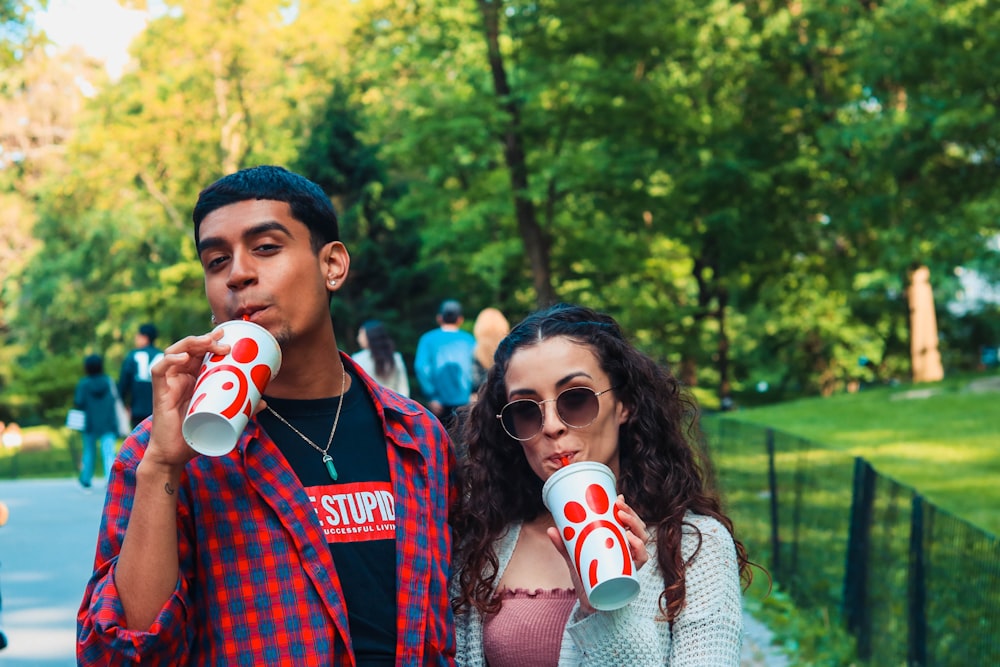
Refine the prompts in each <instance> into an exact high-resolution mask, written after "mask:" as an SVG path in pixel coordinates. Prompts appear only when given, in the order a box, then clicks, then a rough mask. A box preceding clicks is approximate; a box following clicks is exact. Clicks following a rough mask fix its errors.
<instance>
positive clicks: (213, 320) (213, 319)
mask: <svg viewBox="0 0 1000 667" xmlns="http://www.w3.org/2000/svg"><path fill="white" fill-rule="evenodd" d="M212 324H215V314H214V313H213V315H212Z"/></svg>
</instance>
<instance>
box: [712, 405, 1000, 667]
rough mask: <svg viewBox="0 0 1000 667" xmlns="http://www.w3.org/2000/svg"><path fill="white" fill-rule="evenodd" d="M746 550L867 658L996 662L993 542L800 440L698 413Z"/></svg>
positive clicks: (850, 460)
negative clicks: (845, 633)
mask: <svg viewBox="0 0 1000 667" xmlns="http://www.w3.org/2000/svg"><path fill="white" fill-rule="evenodd" d="M704 428H705V432H706V436H707V441H708V443H709V446H710V448H711V455H712V459H713V461H714V464H715V468H716V471H715V472H716V476H717V479H718V484H719V487H720V489H721V490H722V494H723V500H724V502H725V504H726V509H727V511H728V512H729V514H730V515H731V516H732V517H733V521H734V523H735V524H736V529H737V535H738V536H739V537H740V539H742V540H743V541H744V543H745V544H747V546H748V548H749V549H750V551H751V557H752V558H753V559H754V560H755V561H757V562H760V563H762V564H764V565H765V566H766V567H767V568H768V570H769V571H770V572H771V575H772V577H774V580H775V581H776V582H778V583H780V585H781V586H782V588H783V589H785V590H786V591H788V592H789V594H790V595H791V596H792V598H793V599H794V600H795V602H796V604H797V605H799V606H800V607H808V608H819V609H823V610H825V611H826V612H827V613H828V614H829V615H830V617H831V619H834V620H835V622H841V623H843V624H845V626H846V627H847V629H848V630H849V631H850V633H851V634H852V635H853V636H854V637H855V638H856V640H857V650H858V658H859V659H861V660H863V661H866V662H867V663H869V664H871V665H880V666H881V665H909V666H910V667H938V666H942V667H943V666H955V667H966V666H968V665H1000V541H998V540H997V538H996V537H995V536H993V535H991V534H989V533H987V532H985V531H983V530H980V529H978V528H976V527H974V526H972V525H970V524H968V523H967V522H965V521H963V520H961V519H959V518H957V517H954V516H952V515H950V514H948V513H947V512H945V511H943V510H941V509H939V508H937V507H935V506H934V505H933V504H931V503H928V502H927V501H926V500H924V499H923V498H922V497H921V496H920V494H919V493H918V492H916V491H915V490H913V489H911V488H909V487H906V486H904V485H902V484H899V483H897V482H895V481H893V480H892V479H890V478H888V477H885V476H884V475H881V474H879V473H878V472H877V471H876V470H875V469H874V468H873V467H872V466H871V465H870V464H869V463H868V462H867V461H865V460H864V459H861V458H855V457H853V456H851V455H849V454H846V453H844V452H839V451H835V450H830V449H827V448H825V447H823V446H822V445H820V444H817V443H814V442H811V441H808V440H806V439H804V438H799V437H797V436H793V435H789V434H787V433H781V432H780V431H775V430H773V429H768V428H765V427H762V426H758V425H756V424H748V423H745V422H738V421H734V420H731V419H725V418H714V419H708V420H706V421H705V422H704Z"/></svg>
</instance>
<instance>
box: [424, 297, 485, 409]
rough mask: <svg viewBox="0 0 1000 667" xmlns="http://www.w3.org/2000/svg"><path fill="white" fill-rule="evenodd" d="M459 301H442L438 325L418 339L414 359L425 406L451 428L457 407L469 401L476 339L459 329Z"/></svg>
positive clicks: (463, 319)
mask: <svg viewBox="0 0 1000 667" xmlns="http://www.w3.org/2000/svg"><path fill="white" fill-rule="evenodd" d="M464 321H465V318H464V317H462V304H460V303H459V302H458V301H455V300H454V299H447V300H445V301H442V302H441V306H440V308H438V313H437V323H438V328H436V329H432V330H430V331H428V332H426V333H424V334H423V335H422V336H421V337H420V340H419V341H417V354H416V358H415V359H414V361H413V365H414V369H415V370H416V375H417V380H418V381H419V382H420V390H421V391H422V392H423V394H424V399H425V400H426V401H427V407H428V408H430V411H431V412H433V413H434V414H435V416H437V418H438V419H439V420H441V423H442V424H444V426H445V428H449V429H450V428H452V427H453V426H454V423H455V416H456V411H457V410H458V409H459V408H461V407H463V406H465V405H467V404H468V403H469V397H470V396H471V395H472V350H473V348H474V347H475V346H476V339H475V338H473V337H472V334H470V333H469V332H468V331H463V330H462V328H461V327H462V322H464Z"/></svg>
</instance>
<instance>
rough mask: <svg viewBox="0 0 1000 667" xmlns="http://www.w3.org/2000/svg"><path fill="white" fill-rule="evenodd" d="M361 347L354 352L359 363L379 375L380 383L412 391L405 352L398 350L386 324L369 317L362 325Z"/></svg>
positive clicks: (404, 392) (399, 391) (403, 391)
mask: <svg viewBox="0 0 1000 667" xmlns="http://www.w3.org/2000/svg"><path fill="white" fill-rule="evenodd" d="M358 345H359V346H360V347H361V349H360V350H359V351H358V352H355V353H354V354H352V355H351V358H352V359H354V361H356V362H358V366H361V368H362V369H363V370H364V371H365V373H368V375H370V376H372V377H373V378H375V379H376V380H377V381H378V383H379V384H380V385H382V386H383V387H386V388H387V389H392V390H393V391H394V392H396V393H397V394H400V395H402V396H409V395H410V379H409V378H408V377H407V376H406V365H405V364H404V363H403V355H401V354H400V353H399V352H397V351H396V343H395V342H394V341H393V340H392V337H391V336H390V335H389V332H388V331H387V330H386V328H385V325H384V324H382V323H381V322H379V321H378V320H368V321H367V322H365V323H364V324H362V325H361V328H360V329H358Z"/></svg>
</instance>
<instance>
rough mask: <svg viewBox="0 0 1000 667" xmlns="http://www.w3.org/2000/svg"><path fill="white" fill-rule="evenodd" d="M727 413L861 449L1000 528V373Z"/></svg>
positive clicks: (957, 510)
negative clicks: (999, 482)
mask: <svg viewBox="0 0 1000 667" xmlns="http://www.w3.org/2000/svg"><path fill="white" fill-rule="evenodd" d="M727 417H729V418H731V419H736V420H739V421H745V422H750V423H755V424H760V425H765V426H770V427H772V428H775V429H777V430H780V431H785V432H787V433H791V434H794V435H797V436H800V437H803V438H807V439H809V440H813V441H815V442H818V443H822V444H824V445H827V446H829V447H831V448H835V449H839V450H842V451H845V452H848V453H850V454H852V455H855V456H861V457H864V458H865V459H867V460H868V461H869V462H871V464H872V465H874V466H875V468H876V469H877V470H878V471H879V472H880V473H882V474H883V475H886V476H888V477H891V478H893V479H895V480H896V481H897V482H899V483H901V484H904V485H906V486H911V487H913V488H914V489H916V490H917V491H919V492H920V493H921V494H922V495H923V496H924V497H925V498H926V499H927V500H929V501H930V502H932V503H934V504H935V505H937V506H938V507H939V508H941V509H943V510H945V511H947V512H949V513H951V514H954V515H956V516H958V517H960V518H962V519H965V520H966V521H969V522H970V523H972V524H974V525H976V526H977V527H979V528H982V529H984V530H986V531H989V532H990V533H992V534H993V535H1000V484H998V481H1000V374H998V373H994V374H992V375H978V376H975V377H971V378H970V377H964V378H955V379H948V380H945V381H943V382H939V383H931V384H922V385H907V386H899V387H880V388H866V389H864V390H863V391H860V392H858V393H855V394H839V395H836V396H832V397H829V398H815V399H806V400H800V401H792V402H787V403H779V404H775V405H770V406H765V407H760V408H752V409H745V410H740V411H738V412H735V413H730V414H728V415H727Z"/></svg>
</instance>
